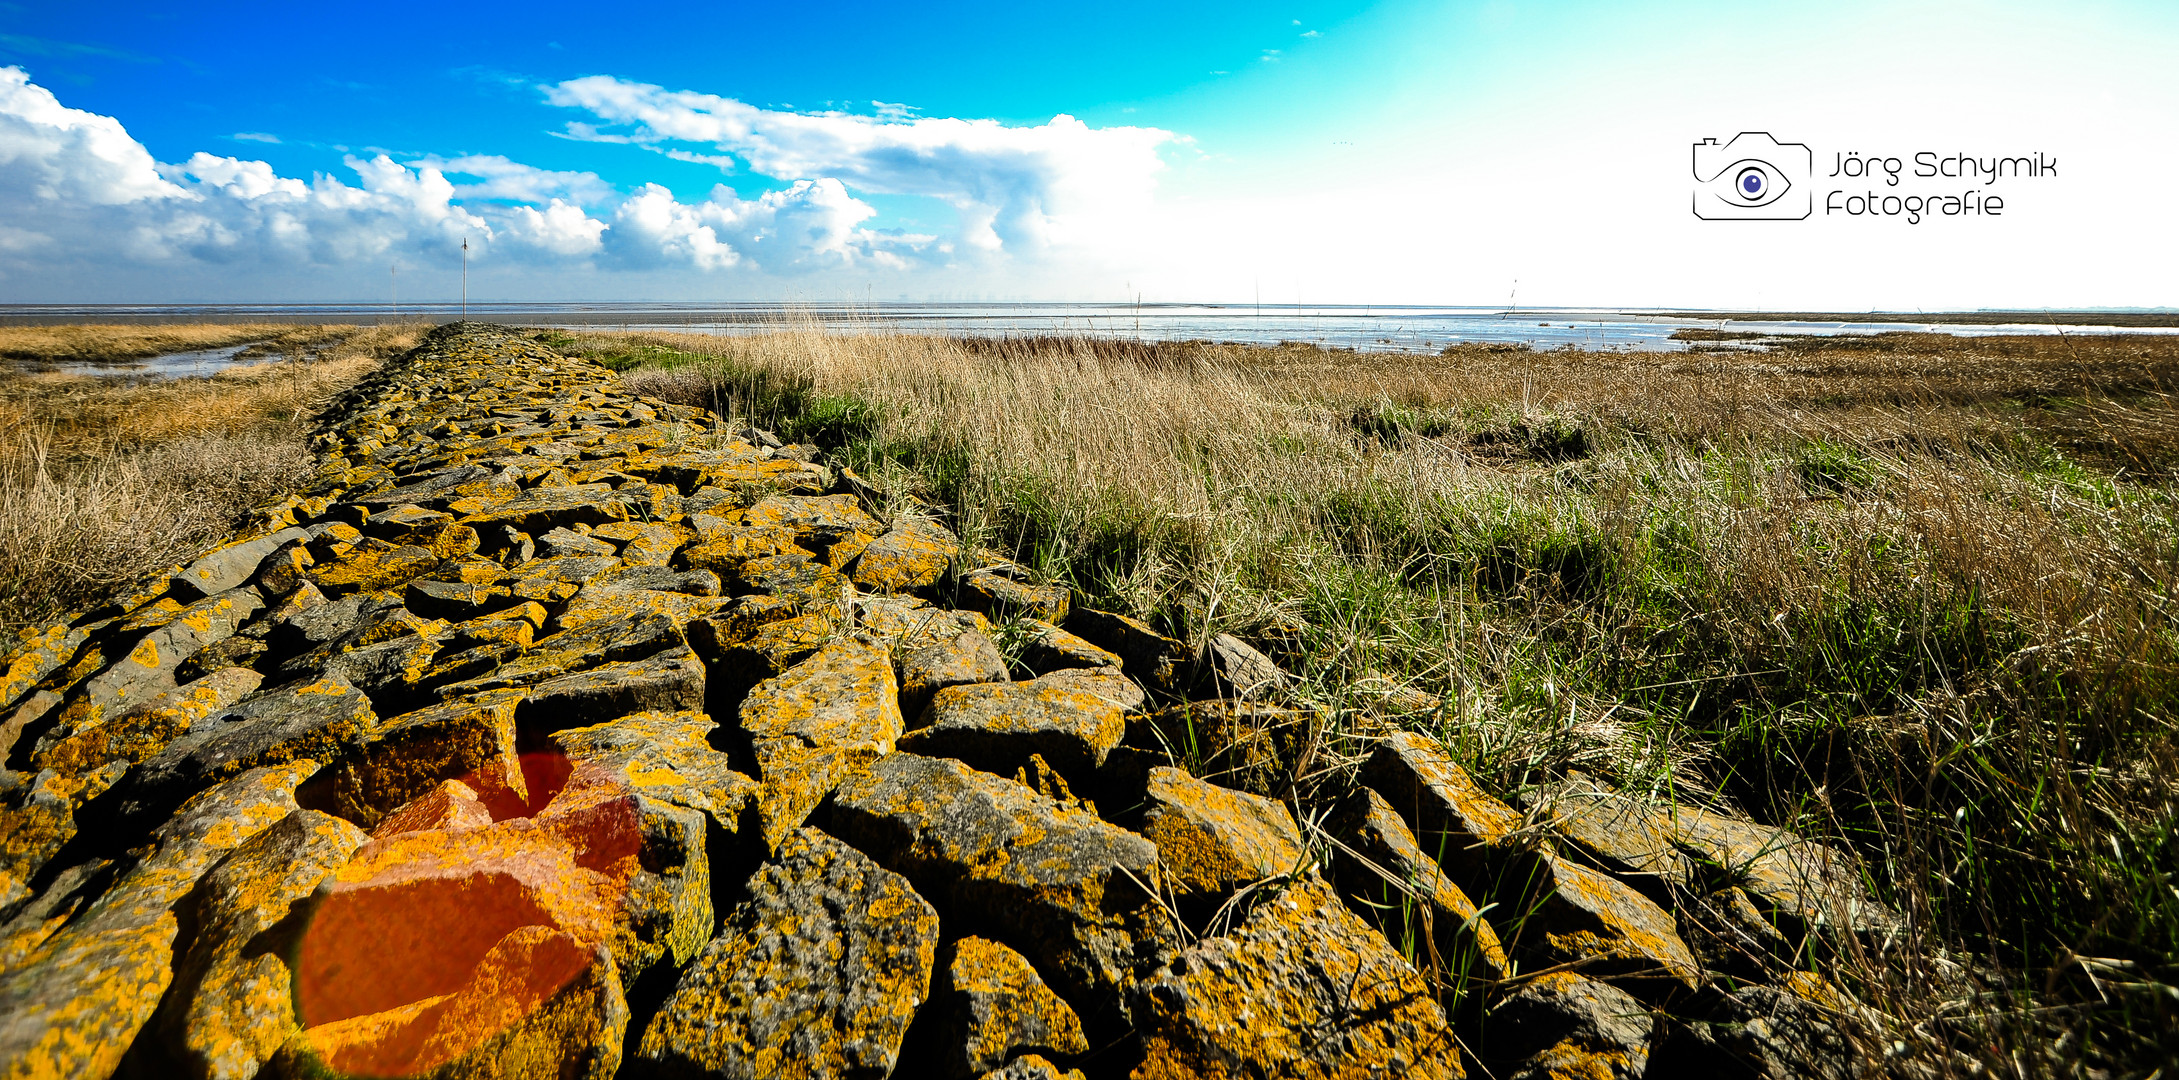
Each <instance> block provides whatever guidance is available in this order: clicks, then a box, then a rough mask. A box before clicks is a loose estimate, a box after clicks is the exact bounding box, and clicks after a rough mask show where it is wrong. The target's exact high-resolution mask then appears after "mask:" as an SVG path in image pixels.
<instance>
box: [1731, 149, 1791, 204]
mask: <svg viewBox="0 0 2179 1080" xmlns="http://www.w3.org/2000/svg"><path fill="white" fill-rule="evenodd" d="M1728 177H1730V178H1731V181H1732V185H1733V193H1732V194H1731V195H1729V196H1727V195H1724V193H1722V192H1720V193H1719V194H1720V196H1721V197H1722V198H1724V199H1725V200H1726V201H1727V202H1728V203H1731V204H1732V205H1735V206H1739V207H1743V208H1746V207H1756V206H1766V205H1769V204H1770V203H1773V202H1776V201H1777V200H1778V197H1779V196H1781V195H1784V194H1785V193H1786V190H1787V189H1788V188H1791V187H1792V186H1793V182H1792V181H1791V180H1788V179H1786V177H1785V174H1784V173H1783V172H1781V171H1780V170H1779V168H1778V167H1777V166H1776V165H1773V164H1771V163H1770V162H1768V161H1764V160H1763V159H1761V158H1741V159H1740V160H1739V161H1736V162H1733V163H1732V164H1731V165H1730V166H1727V167H1726V168H1725V169H1724V170H1722V171H1720V172H1719V173H1718V175H1717V181H1716V182H1717V183H1720V184H1723V183H1725V182H1726V179H1727V178H1728Z"/></svg>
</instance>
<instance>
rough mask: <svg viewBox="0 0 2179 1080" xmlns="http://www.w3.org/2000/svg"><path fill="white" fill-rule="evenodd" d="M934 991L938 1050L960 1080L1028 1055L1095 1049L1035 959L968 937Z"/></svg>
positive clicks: (954, 946) (1059, 1054)
mask: <svg viewBox="0 0 2179 1080" xmlns="http://www.w3.org/2000/svg"><path fill="white" fill-rule="evenodd" d="M947 951H948V952H949V953H950V954H951V955H949V956H946V957H945V958H944V963H943V964H942V966H941V967H940V969H939V978H938V982H937V984H936V986H935V987H934V988H933V990H932V993H931V1004H930V1006H929V1007H930V1008H931V1009H934V1010H937V1014H936V1015H937V1018H938V1022H939V1024H940V1028H939V1031H938V1033H937V1034H936V1035H935V1036H934V1040H935V1042H936V1044H937V1053H938V1054H939V1055H940V1062H941V1064H942V1066H943V1067H944V1069H945V1075H946V1076H948V1077H950V1078H952V1080H972V1078H974V1077H977V1076H980V1075H982V1074H984V1073H987V1072H990V1071H992V1070H994V1069H998V1068H1000V1067H1001V1066H1004V1065H1005V1064H1006V1063H1007V1062H1008V1061H1010V1060H1012V1059H1014V1058H1016V1057H1019V1056H1021V1055H1024V1054H1032V1053H1042V1054H1048V1055H1050V1056H1052V1057H1057V1058H1061V1059H1062V1060H1064V1059H1066V1058H1070V1057H1076V1056H1079V1055H1082V1054H1086V1053H1088V1052H1089V1048H1090V1047H1089V1040H1088V1039H1087V1038H1085V1037H1084V1036H1083V1034H1082V1021H1081V1020H1080V1019H1079V1018H1077V1017H1076V1016H1075V1015H1074V1010H1073V1009H1071V1008H1069V1007H1068V1006H1067V1003H1066V1002H1065V1001H1063V1000H1061V999H1060V997H1059V995H1057V994H1054V993H1052V991H1051V988H1050V987H1048V986H1046V985H1044V979H1043V977H1042V976H1040V975H1038V974H1037V969H1036V968H1035V967H1033V966H1031V965H1030V963H1029V960H1028V958H1027V957H1025V956H1023V955H1022V954H1020V953H1018V952H1015V951H1014V950H1013V949H1010V948H1007V947H1006V946H1004V945H1001V944H999V943H998V942H996V941H992V940H989V939H987V938H980V937H965V938H962V939H961V940H959V941H956V942H954V943H953V944H952V945H951V946H949V947H948V950H947Z"/></svg>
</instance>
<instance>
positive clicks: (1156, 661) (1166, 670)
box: [1066, 606, 1190, 694]
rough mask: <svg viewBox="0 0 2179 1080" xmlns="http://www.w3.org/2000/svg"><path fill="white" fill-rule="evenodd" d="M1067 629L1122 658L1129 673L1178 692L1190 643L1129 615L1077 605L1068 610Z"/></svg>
mask: <svg viewBox="0 0 2179 1080" xmlns="http://www.w3.org/2000/svg"><path fill="white" fill-rule="evenodd" d="M1066 625H1067V629H1068V630H1069V631H1070V632H1072V633H1074V634H1077V635H1079V636H1081V638H1082V639H1083V640H1085V641H1088V642H1090V643H1091V644H1093V645H1096V646H1097V647H1098V648H1100V649H1103V650H1105V651H1106V652H1109V653H1111V654H1113V655H1114V656H1117V657H1119V658H1120V662H1121V664H1122V666H1123V667H1124V668H1125V669H1126V671H1127V673H1128V675H1129V676H1130V677H1132V678H1134V679H1135V680H1136V681H1138V682H1140V683H1142V684H1143V685H1144V686H1147V687H1149V688H1150V689H1151V690H1153V691H1156V692H1157V693H1160V694H1171V693H1176V692H1178V691H1179V690H1180V689H1181V685H1180V684H1181V681H1182V677H1183V675H1184V673H1185V669H1186V668H1187V666H1188V663H1189V660H1190V656H1189V653H1188V646H1187V645H1186V644H1185V643H1183V642H1180V641H1177V640H1175V639H1173V638H1169V637H1166V636H1165V635H1164V634H1160V633H1158V632H1157V631H1156V630H1153V629H1151V628H1150V625H1149V624H1148V623H1145V622H1142V621H1141V620H1139V619H1131V618H1128V617H1127V616H1125V615H1119V614H1114V613H1112V612H1109V611H1099V610H1097V609H1095V608H1087V607H1080V606H1076V607H1073V608H1071V609H1069V610H1068V612H1067V624H1066Z"/></svg>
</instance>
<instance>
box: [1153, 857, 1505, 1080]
mask: <svg viewBox="0 0 2179 1080" xmlns="http://www.w3.org/2000/svg"><path fill="white" fill-rule="evenodd" d="M1135 1000H1136V1006H1135V1022H1136V1026H1137V1030H1138V1031H1140V1032H1141V1034H1142V1040H1143V1051H1144V1053H1143V1061H1142V1064H1141V1065H1139V1066H1137V1067H1136V1069H1135V1071H1134V1074H1133V1078H1134V1080H1168V1078H1170V1080H1180V1078H1183V1077H1190V1078H1192V1077H1203V1076H1227V1077H1242V1076H1385V1077H1394V1076H1398V1077H1418V1078H1447V1080H1449V1078H1456V1077H1460V1076H1462V1075H1464V1074H1463V1072H1462V1070H1461V1067H1460V1047H1459V1044H1458V1042H1456V1041H1455V1039H1454V1038H1453V1033H1452V1031H1451V1029H1449V1028H1448V1027H1447V1026H1446V1023H1445V1013H1444V1011H1443V1010H1442V1009H1440V1008H1439V1007H1438V1003H1437V1000H1436V999H1435V998H1433V997H1432V996H1431V995H1430V991H1429V988H1428V987H1426V986H1425V985H1424V984H1423V981H1422V977H1421V976H1419V975H1417V974H1416V973H1415V969H1413V968H1411V967H1409V966H1408V965H1407V962H1406V961H1405V960H1403V959H1401V958H1400V955H1399V954H1398V953H1395V952H1393V951H1392V949H1391V947H1390V946H1389V945H1387V944H1385V940H1384V938H1382V937H1380V936H1378V934H1377V932H1376V931H1374V930H1371V929H1370V928H1369V927H1368V926H1366V925H1364V924H1363V923H1362V921H1361V920H1360V919H1357V918H1356V917H1355V916H1354V915H1353V913H1351V912H1349V911H1348V910H1347V909H1346V907H1345V905H1343V904H1341V903H1340V902H1339V900H1338V898H1336V897H1334V896H1333V895H1332V894H1331V890H1330V889H1329V888H1328V887H1327V886H1325V885H1323V884H1321V883H1317V882H1304V883H1297V884H1295V885H1294V886H1292V887H1290V888H1287V889H1285V890H1282V891H1281V892H1279V894H1278V895H1276V896H1274V897H1271V898H1269V899H1267V900H1265V901H1264V902H1263V903H1261V904H1258V905H1257V906H1256V907H1255V908H1253V909H1252V910H1250V912H1249V914H1248V917H1247V918H1246V919H1244V920H1243V921H1242V923H1241V925H1239V926H1238V927H1236V928H1235V929H1234V930H1233V932H1232V933H1230V934H1226V935H1222V936H1219V937H1212V938H1205V939H1203V940H1202V941H1199V942H1197V943H1196V944H1194V945H1191V946H1189V947H1188V948H1186V949H1183V950H1181V951H1180V952H1179V954H1178V955H1176V956H1175V957H1174V958H1173V960H1172V962H1171V963H1170V964H1169V965H1167V966H1166V967H1163V968H1161V969H1159V970H1158V971H1157V972H1156V973H1154V974H1152V975H1151V976H1149V977H1148V978H1146V979H1144V980H1143V982H1142V984H1141V986H1140V987H1138V988H1137V989H1136V992H1135Z"/></svg>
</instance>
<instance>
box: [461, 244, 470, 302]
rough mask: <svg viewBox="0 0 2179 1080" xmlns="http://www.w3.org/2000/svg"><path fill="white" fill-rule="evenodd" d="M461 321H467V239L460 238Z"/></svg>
mask: <svg viewBox="0 0 2179 1080" xmlns="http://www.w3.org/2000/svg"><path fill="white" fill-rule="evenodd" d="M462 321H463V322H468V321H469V238H468V237H466V236H464V237H462Z"/></svg>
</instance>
